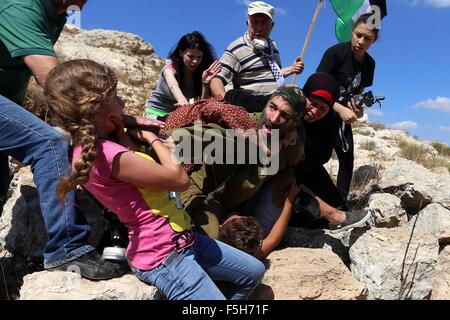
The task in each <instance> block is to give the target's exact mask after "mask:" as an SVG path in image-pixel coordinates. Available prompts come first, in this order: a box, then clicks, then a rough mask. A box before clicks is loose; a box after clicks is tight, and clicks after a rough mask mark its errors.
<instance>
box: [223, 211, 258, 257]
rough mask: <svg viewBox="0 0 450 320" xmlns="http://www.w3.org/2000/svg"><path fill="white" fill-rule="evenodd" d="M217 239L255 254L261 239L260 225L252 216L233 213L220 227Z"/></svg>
mask: <svg viewBox="0 0 450 320" xmlns="http://www.w3.org/2000/svg"><path fill="white" fill-rule="evenodd" d="M219 240H220V241H222V242H224V243H226V244H229V245H230V246H233V247H235V248H237V249H239V250H241V251H244V252H246V253H248V254H250V255H252V256H255V255H256V254H257V253H258V251H259V250H260V248H261V243H262V240H263V238H262V227H261V225H260V223H259V222H258V220H256V219H255V218H254V217H241V216H237V215H234V216H231V217H230V218H228V219H227V220H226V221H225V223H224V224H223V225H222V226H221V227H220V231H219Z"/></svg>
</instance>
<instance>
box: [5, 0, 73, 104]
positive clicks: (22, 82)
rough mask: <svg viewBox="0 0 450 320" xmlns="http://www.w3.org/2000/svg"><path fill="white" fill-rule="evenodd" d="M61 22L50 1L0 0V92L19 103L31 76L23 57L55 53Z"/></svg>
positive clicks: (63, 17)
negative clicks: (54, 47) (54, 46)
mask: <svg viewBox="0 0 450 320" xmlns="http://www.w3.org/2000/svg"><path fill="white" fill-rule="evenodd" d="M65 22H66V14H63V15H58V14H57V12H56V7H55V5H54V4H53V1H52V0H1V1H0V95H3V96H5V97H7V98H8V99H10V100H12V101H14V102H16V103H18V104H22V102H23V100H24V98H25V94H26V90H27V87H28V82H29V80H30V77H31V71H30V70H29V69H28V67H27V66H26V65H25V63H24V60H23V57H25V56H27V55H45V56H53V57H54V56H56V55H55V51H54V49H53V45H54V44H55V42H56V41H57V40H58V37H59V35H60V34H61V31H62V28H63V27H64V24H65Z"/></svg>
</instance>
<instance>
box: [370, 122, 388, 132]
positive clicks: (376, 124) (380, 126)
mask: <svg viewBox="0 0 450 320" xmlns="http://www.w3.org/2000/svg"><path fill="white" fill-rule="evenodd" d="M369 126H370V127H372V128H373V129H374V130H375V131H381V130H384V129H386V126H385V125H384V124H382V123H379V122H374V123H371V124H369Z"/></svg>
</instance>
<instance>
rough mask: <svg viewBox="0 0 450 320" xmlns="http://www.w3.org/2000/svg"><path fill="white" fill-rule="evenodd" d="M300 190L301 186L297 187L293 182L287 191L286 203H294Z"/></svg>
mask: <svg viewBox="0 0 450 320" xmlns="http://www.w3.org/2000/svg"><path fill="white" fill-rule="evenodd" d="M301 189H302V187H301V186H299V185H298V184H297V183H296V182H295V181H294V183H293V184H292V186H291V190H290V191H289V195H288V197H287V201H289V203H291V204H292V203H294V200H295V198H296V197H297V195H298V193H299V192H300V190H301Z"/></svg>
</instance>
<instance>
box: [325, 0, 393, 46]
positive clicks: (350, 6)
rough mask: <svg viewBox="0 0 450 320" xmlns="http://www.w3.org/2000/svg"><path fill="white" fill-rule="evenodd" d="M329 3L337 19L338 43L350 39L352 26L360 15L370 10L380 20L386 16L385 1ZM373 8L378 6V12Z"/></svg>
mask: <svg viewBox="0 0 450 320" xmlns="http://www.w3.org/2000/svg"><path fill="white" fill-rule="evenodd" d="M330 2H331V5H332V6H333V9H334V11H335V12H336V14H337V15H338V17H339V18H338V20H337V21H336V38H337V39H338V40H339V42H347V41H350V40H351V39H352V30H353V24H354V23H355V22H356V20H358V18H359V17H360V16H361V15H363V14H365V13H368V12H371V10H375V14H378V15H380V17H379V18H380V19H382V18H384V17H385V16H386V15H387V9H386V0H330ZM373 6H378V8H379V10H377V9H376V8H374V7H373Z"/></svg>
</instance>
